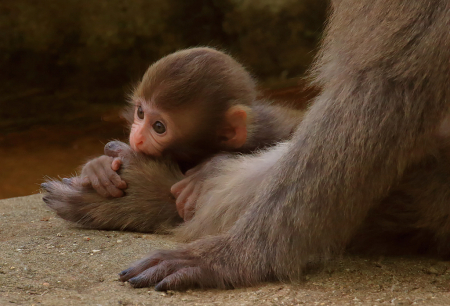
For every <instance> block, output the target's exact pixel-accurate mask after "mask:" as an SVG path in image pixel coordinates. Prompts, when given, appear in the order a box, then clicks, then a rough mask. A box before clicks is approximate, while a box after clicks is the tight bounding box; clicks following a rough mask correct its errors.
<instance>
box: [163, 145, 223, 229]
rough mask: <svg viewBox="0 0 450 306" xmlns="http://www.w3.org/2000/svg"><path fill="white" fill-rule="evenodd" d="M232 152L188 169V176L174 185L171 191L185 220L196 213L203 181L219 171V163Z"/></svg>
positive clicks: (179, 212)
mask: <svg viewBox="0 0 450 306" xmlns="http://www.w3.org/2000/svg"><path fill="white" fill-rule="evenodd" d="M229 156H231V154H220V155H217V156H215V157H213V158H211V159H209V160H208V161H206V162H203V163H202V164H200V165H198V166H196V167H194V168H192V169H190V170H188V171H186V174H185V175H186V178H184V179H183V180H181V181H179V182H178V183H176V184H175V185H173V186H172V188H171V189H170V192H171V193H172V194H173V196H174V197H175V198H176V205H177V211H178V214H179V215H180V217H181V218H183V219H184V221H189V220H191V219H192V217H193V216H194V214H195V210H196V206H197V200H198V198H199V196H200V194H201V193H202V192H203V190H202V189H203V182H204V181H205V180H206V179H207V178H211V177H213V176H214V175H215V174H216V173H217V165H218V163H220V162H221V161H222V160H224V159H226V158H228V157H229Z"/></svg>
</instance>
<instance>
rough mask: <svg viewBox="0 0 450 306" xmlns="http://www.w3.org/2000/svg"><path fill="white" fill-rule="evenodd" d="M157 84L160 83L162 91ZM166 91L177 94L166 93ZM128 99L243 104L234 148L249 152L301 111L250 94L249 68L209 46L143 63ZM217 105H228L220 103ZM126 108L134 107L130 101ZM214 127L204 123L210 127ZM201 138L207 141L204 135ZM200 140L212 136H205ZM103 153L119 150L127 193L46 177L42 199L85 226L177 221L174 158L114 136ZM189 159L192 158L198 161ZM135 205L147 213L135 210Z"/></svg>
mask: <svg viewBox="0 0 450 306" xmlns="http://www.w3.org/2000/svg"><path fill="white" fill-rule="evenodd" d="M205 70H206V71H205ZM164 78H166V79H164ZM167 78H168V79H167ZM161 87H162V88H163V89H164V90H160V88H161ZM192 89H195V90H192ZM167 91H169V92H171V93H173V94H174V96H176V97H177V98H176V99H174V98H173V97H171V96H170V95H168V92H167ZM153 95H156V98H155V97H154V96H153ZM132 99H143V100H145V101H153V102H155V103H156V104H158V107H162V108H164V109H169V110H170V109H173V108H177V107H178V108H183V107H187V106H191V107H200V106H199V105H192V104H195V103H199V102H198V101H201V103H202V105H201V107H202V108H205V109H204V110H203V112H204V113H212V114H217V112H218V111H220V112H221V113H220V114H221V115H222V116H224V112H225V111H226V110H227V108H230V107H232V106H236V105H239V106H242V107H245V109H246V111H247V113H248V119H247V121H248V122H247V127H248V137H247V141H246V143H245V144H244V145H243V147H241V148H239V149H237V150H234V152H233V153H251V152H255V151H256V150H259V149H263V148H266V147H269V146H273V145H275V144H276V143H277V142H278V141H280V140H286V139H288V138H289V137H290V136H291V135H292V133H293V132H294V130H295V129H296V127H297V126H298V123H299V122H300V120H301V118H302V117H303V113H304V112H303V111H299V110H295V109H292V108H288V107H283V106H281V105H277V104H273V103H272V102H270V101H264V100H255V99H256V90H255V86H254V81H253V79H252V78H251V77H250V75H249V74H248V72H247V71H245V69H244V68H243V67H242V66H241V65H240V64H239V63H237V62H236V61H235V60H234V59H233V58H231V57H230V56H228V55H226V54H224V53H222V52H219V51H216V50H214V49H210V48H194V49H187V50H182V51H179V52H176V53H173V54H171V55H169V56H166V57H164V58H163V59H161V60H159V61H158V62H156V63H155V64H153V65H152V66H151V67H150V68H149V69H148V70H147V72H146V74H145V75H144V77H143V79H142V82H141V83H140V85H139V86H138V87H137V88H136V89H135V92H134V94H133V97H132ZM194 102H195V103H194ZM176 103H178V104H176ZM219 106H220V107H222V108H223V106H226V108H225V109H220V110H219V109H217V107H219ZM129 112H135V107H134V105H133V107H132V108H131V109H130V110H129ZM195 120H199V119H198V118H195ZM199 121H201V120H199ZM216 121H217V120H216ZM131 123H132V121H130V124H131ZM199 125H201V126H203V128H206V126H207V125H208V124H207V123H205V122H203V123H201V122H200V123H199ZM214 128H215V127H214V126H209V127H208V129H209V130H211V131H212V130H214ZM193 132H194V133H198V134H199V135H194V137H197V138H201V137H202V134H201V132H200V131H199V130H198V131H193ZM203 140H204V141H205V142H206V140H208V138H205V139H203ZM185 145H186V146H187V147H189V149H191V152H196V150H198V149H203V151H202V153H201V154H205V156H204V157H205V158H206V157H211V156H212V154H217V153H219V151H218V150H217V147H214V146H212V147H209V151H207V150H206V149H205V148H202V147H197V146H196V143H195V142H193V141H192V139H190V140H188V141H186V144H185ZM206 145H207V146H208V145H211V143H210V142H206ZM178 150H181V149H180V148H178ZM183 151H186V150H183ZM105 154H106V155H108V156H111V157H122V160H123V163H124V164H123V170H122V171H121V177H122V179H123V180H124V181H126V182H127V184H128V186H129V188H128V189H127V190H126V196H125V197H121V198H104V197H102V196H100V195H98V194H97V193H96V192H95V191H94V190H92V189H90V188H83V187H82V186H81V184H80V182H81V180H80V178H78V177H76V178H72V179H65V180H63V181H61V182H59V181H56V180H50V181H48V182H45V183H44V184H42V187H43V189H44V190H46V191H47V193H46V195H45V196H44V201H45V202H46V203H47V204H48V205H49V206H50V207H51V208H53V209H54V210H55V211H56V212H57V214H58V215H59V216H60V217H62V218H64V219H66V220H68V221H72V222H76V223H78V224H79V225H81V226H84V227H89V228H100V229H121V230H133V231H142V232H158V233H161V232H166V231H167V229H168V228H170V227H172V228H173V226H174V225H176V224H177V223H179V222H180V221H181V219H180V218H179V217H178V213H177V211H176V209H175V208H176V206H175V199H174V198H173V197H168V196H167V195H168V194H170V187H171V186H172V185H173V184H174V183H176V182H177V181H179V180H181V179H182V178H183V175H182V173H181V171H180V170H179V168H178V166H177V163H176V162H178V160H175V161H170V160H168V159H167V158H166V159H164V160H162V161H159V160H155V159H151V158H145V157H144V156H143V155H140V154H135V153H134V152H133V151H132V149H131V148H130V146H128V145H127V144H125V143H122V142H119V141H112V142H109V143H108V144H107V145H106V146H105ZM166 157H167V156H166ZM170 157H173V156H170ZM191 158H194V157H193V156H191ZM216 159H217V158H216ZM189 161H191V162H193V163H194V164H195V162H196V161H197V160H195V158H194V160H189ZM139 211H145V213H141V214H140V213H139ZM185 239H187V237H185Z"/></svg>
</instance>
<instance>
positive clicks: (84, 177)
mask: <svg viewBox="0 0 450 306" xmlns="http://www.w3.org/2000/svg"><path fill="white" fill-rule="evenodd" d="M104 151H105V155H102V156H100V157H97V158H94V159H93V160H91V161H89V162H88V163H87V164H86V165H84V167H83V169H82V170H81V184H82V185H83V187H91V186H92V188H94V189H95V190H96V191H97V193H98V194H100V195H101V196H104V197H121V196H123V195H124V192H123V189H126V188H127V183H126V182H125V181H124V180H122V179H121V178H120V176H119V174H118V173H117V171H118V170H119V169H120V167H121V166H122V164H124V163H125V164H126V163H127V162H128V160H129V157H130V156H131V155H132V154H133V153H132V150H131V148H130V146H128V145H127V144H125V143H123V142H120V141H110V142H108V143H107V144H106V145H105V149H104Z"/></svg>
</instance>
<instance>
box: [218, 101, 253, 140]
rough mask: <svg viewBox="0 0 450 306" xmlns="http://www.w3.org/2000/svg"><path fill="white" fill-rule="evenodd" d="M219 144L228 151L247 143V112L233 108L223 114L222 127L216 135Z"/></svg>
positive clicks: (243, 109)
mask: <svg viewBox="0 0 450 306" xmlns="http://www.w3.org/2000/svg"><path fill="white" fill-rule="evenodd" d="M218 136H219V139H220V140H221V143H222V144H223V145H224V146H225V147H227V148H230V149H239V148H241V147H242V146H243V145H244V144H245V142H246V141H247V111H246V109H245V108H244V107H242V106H233V107H231V108H230V109H229V110H228V111H227V112H226V113H225V122H224V126H222V128H220V129H219V133H218Z"/></svg>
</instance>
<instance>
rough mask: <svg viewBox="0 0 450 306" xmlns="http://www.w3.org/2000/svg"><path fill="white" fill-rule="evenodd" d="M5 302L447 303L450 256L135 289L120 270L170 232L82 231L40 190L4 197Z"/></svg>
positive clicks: (355, 260) (354, 260)
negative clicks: (259, 279) (248, 284)
mask: <svg viewBox="0 0 450 306" xmlns="http://www.w3.org/2000/svg"><path fill="white" fill-rule="evenodd" d="M0 224H1V225H0V234H1V235H0V237H1V238H0V305H14V304H16V305H333V304H334V305H380V304H383V305H384V304H389V305H411V304H413V305H416V304H417V305H449V304H450V293H449V289H450V286H449V284H450V262H442V261H437V260H433V259H426V258H418V257H415V258H391V257H384V258H360V257H356V256H348V255H347V256H344V257H343V258H342V259H340V260H337V261H335V262H332V263H330V265H328V266H327V267H326V268H324V269H321V270H320V271H317V272H314V273H312V274H309V275H307V276H306V277H305V279H304V280H302V281H300V282H299V283H298V284H280V283H275V284H273V283H272V284H263V285H260V286H257V287H252V288H244V289H237V290H207V291H202V290H193V291H187V292H168V293H162V292H155V291H154V290H153V289H152V288H146V289H145V288H144V289H133V288H131V287H130V286H129V285H128V284H123V283H121V282H119V281H118V277H117V273H118V272H120V271H121V270H122V269H124V268H127V266H128V264H130V263H131V262H133V261H134V260H137V259H139V258H141V257H142V256H143V255H145V254H146V253H147V252H149V251H151V250H154V249H157V248H173V247H175V246H176V242H175V241H174V239H173V238H172V237H170V236H159V235H149V234H139V233H127V232H114V231H96V230H84V229H79V228H77V227H75V226H73V225H72V224H69V223H67V222H65V221H63V220H61V219H59V218H58V217H56V216H55V215H54V214H53V212H51V211H50V210H49V209H47V208H46V206H45V205H44V203H43V202H42V200H41V195H32V196H27V197H20V198H10V199H6V200H1V201H0Z"/></svg>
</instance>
